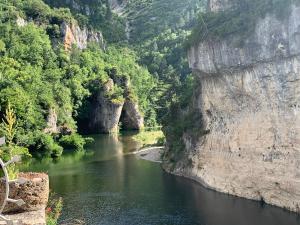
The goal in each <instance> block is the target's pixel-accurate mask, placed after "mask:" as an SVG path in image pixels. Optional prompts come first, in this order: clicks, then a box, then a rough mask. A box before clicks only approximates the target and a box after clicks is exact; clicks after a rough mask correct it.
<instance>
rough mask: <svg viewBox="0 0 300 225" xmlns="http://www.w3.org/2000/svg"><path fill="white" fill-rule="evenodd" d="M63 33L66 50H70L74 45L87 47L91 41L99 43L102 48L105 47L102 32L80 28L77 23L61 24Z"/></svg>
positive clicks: (81, 47) (82, 47)
mask: <svg viewBox="0 0 300 225" xmlns="http://www.w3.org/2000/svg"><path fill="white" fill-rule="evenodd" d="M61 34H62V37H63V43H64V46H65V49H66V50H70V49H71V48H72V46H73V45H75V46H77V47H78V48H79V49H85V48H86V47H87V45H88V43H89V42H94V43H97V44H98V45H99V46H100V47H101V48H102V49H105V42H104V39H103V36H102V33H101V32H97V31H93V30H88V29H87V28H85V27H84V28H80V27H79V26H78V25H77V24H76V23H71V24H68V23H65V22H64V23H63V24H62V25H61Z"/></svg>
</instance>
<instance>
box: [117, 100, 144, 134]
mask: <svg viewBox="0 0 300 225" xmlns="http://www.w3.org/2000/svg"><path fill="white" fill-rule="evenodd" d="M120 120H121V122H122V128H123V129H125V130H141V129H142V128H143V127H144V117H143V116H142V115H141V113H140V111H139V107H138V104H137V103H136V102H134V101H133V100H130V99H126V101H125V103H124V106H123V109H122V116H121V119H120Z"/></svg>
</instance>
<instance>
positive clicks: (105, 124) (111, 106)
mask: <svg viewBox="0 0 300 225" xmlns="http://www.w3.org/2000/svg"><path fill="white" fill-rule="evenodd" d="M113 86H114V82H113V80H112V79H110V80H109V81H108V82H107V83H106V84H105V85H104V87H103V90H100V91H99V93H98V94H97V96H96V99H95V101H93V104H94V107H93V108H94V109H93V112H92V114H91V118H90V121H89V130H90V132H92V133H113V132H117V130H118V124H119V120H120V117H121V113H122V108H123V105H124V102H118V103H116V102H113V101H111V100H110V99H108V98H107V96H106V94H107V93H108V92H109V91H110V90H112V89H113Z"/></svg>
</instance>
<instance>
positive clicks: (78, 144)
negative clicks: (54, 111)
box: [59, 134, 93, 151]
mask: <svg viewBox="0 0 300 225" xmlns="http://www.w3.org/2000/svg"><path fill="white" fill-rule="evenodd" d="M91 141H93V139H92V138H84V137H82V136H81V135H79V134H71V135H65V136H62V137H61V138H60V140H59V143H60V144H61V145H62V146H63V147H64V148H67V149H74V148H75V149H76V151H81V150H83V148H84V146H85V145H86V144H87V143H88V142H91Z"/></svg>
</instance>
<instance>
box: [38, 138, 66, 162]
mask: <svg viewBox="0 0 300 225" xmlns="http://www.w3.org/2000/svg"><path fill="white" fill-rule="evenodd" d="M34 143H35V145H34V146H33V149H34V150H35V151H36V153H37V154H38V155H39V154H42V155H46V156H49V157H59V156H61V154H62V152H63V148H62V147H61V146H59V145H58V144H57V143H55V141H54V139H53V137H52V136H51V135H49V134H45V133H42V132H38V133H37V134H36V135H35V141H34Z"/></svg>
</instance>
